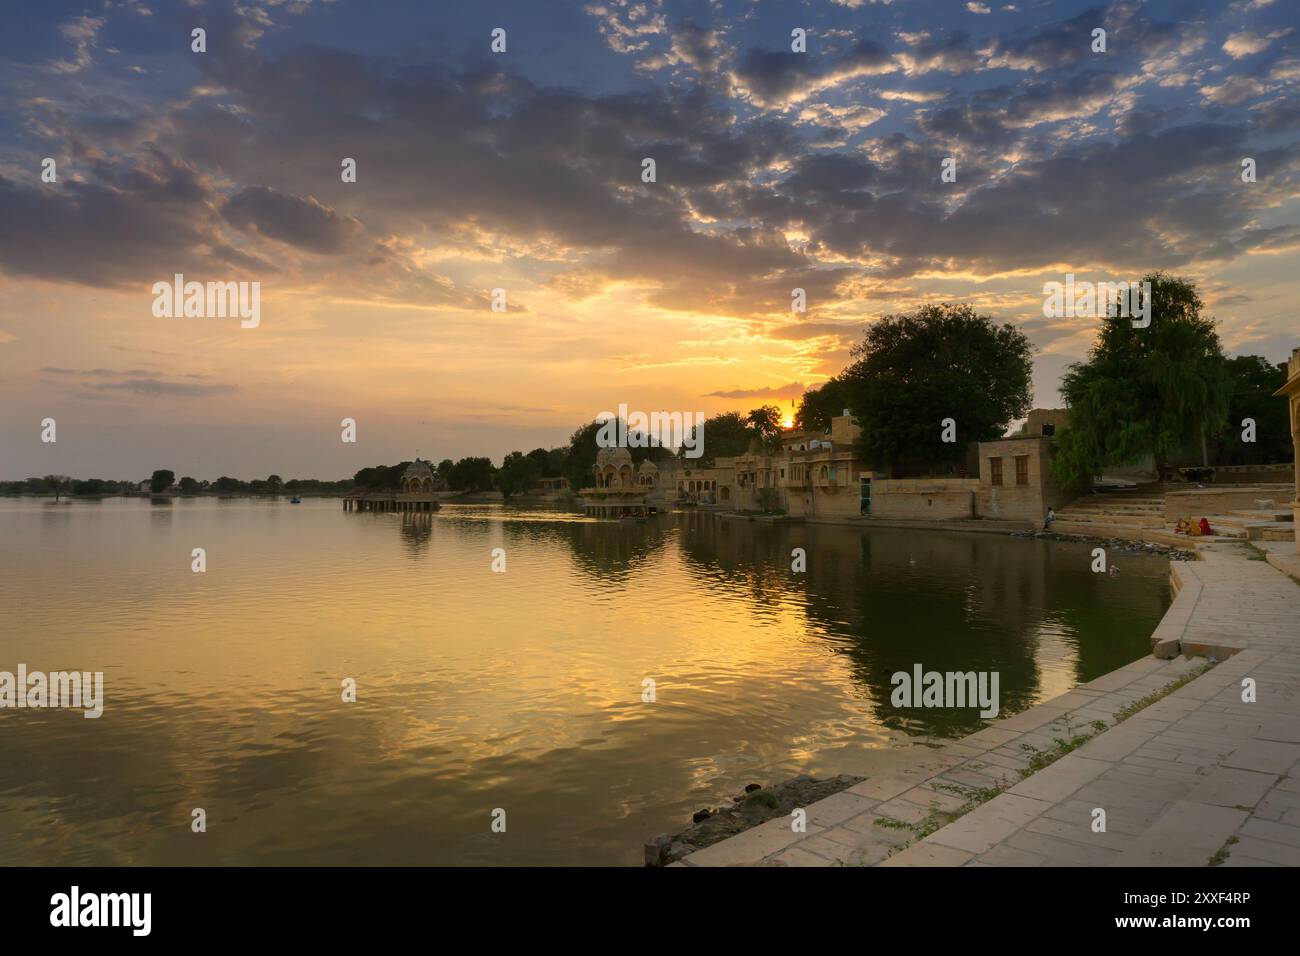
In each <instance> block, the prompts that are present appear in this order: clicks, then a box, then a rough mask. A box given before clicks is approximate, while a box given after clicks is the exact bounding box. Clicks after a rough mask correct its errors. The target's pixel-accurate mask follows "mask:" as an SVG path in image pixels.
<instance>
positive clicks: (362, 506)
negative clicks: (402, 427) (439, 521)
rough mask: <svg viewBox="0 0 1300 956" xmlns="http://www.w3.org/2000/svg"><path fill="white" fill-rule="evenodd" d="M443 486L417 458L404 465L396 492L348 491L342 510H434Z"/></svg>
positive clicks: (440, 480)
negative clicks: (404, 468) (404, 469)
mask: <svg viewBox="0 0 1300 956" xmlns="http://www.w3.org/2000/svg"><path fill="white" fill-rule="evenodd" d="M446 489H447V483H446V482H445V481H443V479H442V476H441V475H439V474H438V473H437V472H436V471H434V470H433V466H432V465H430V464H429V463H428V462H427V461H424V460H423V459H420V458H417V459H415V461H413V462H411V463H410V464H409V465H407V466H406V471H404V472H402V477H401V478H400V479H399V481H398V490H397V491H396V492H393V491H364V490H360V489H359V490H357V491H351V492H349V493H348V494H347V495H346V496H345V497H344V498H343V510H344V511H437V510H438V508H439V505H438V497H437V496H438V492H440V491H445V490H446Z"/></svg>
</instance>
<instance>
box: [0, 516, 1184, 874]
mask: <svg viewBox="0 0 1300 956" xmlns="http://www.w3.org/2000/svg"><path fill="white" fill-rule="evenodd" d="M0 534H2V535H3V538H4V540H5V542H6V547H5V548H4V549H3V550H2V551H0V607H3V608H4V609H5V612H6V621H5V625H6V626H5V629H4V631H3V632H0V669H4V668H5V667H6V666H11V665H14V664H16V663H17V662H19V661H23V662H26V663H27V664H28V665H29V666H31V667H33V668H36V667H41V666H44V667H45V668H46V669H57V668H63V667H82V668H87V669H96V670H103V671H104V672H105V687H106V696H107V700H106V707H105V716H104V717H103V718H101V719H100V720H98V721H85V720H82V719H79V718H78V719H76V720H66V719H64V718H66V717H68V716H69V715H67V714H64V713H57V712H45V713H31V712H23V713H14V712H5V713H0V721H4V722H6V723H4V724H2V725H0V726H3V727H4V728H6V729H7V728H8V727H10V726H22V728H23V730H24V732H23V733H22V734H13V733H0V813H7V817H8V819H9V820H10V821H11V823H10V828H11V829H10V830H9V831H8V832H9V834H10V836H11V839H8V840H6V841H4V843H3V844H0V863H30V862H34V861H36V860H37V859H41V853H42V850H43V849H45V850H48V849H49V848H51V847H52V848H54V849H53V850H52V851H51V852H53V853H54V854H55V856H56V857H57V859H58V861H59V862H67V863H86V862H99V863H123V862H150V863H178V862H183V863H204V862H218V863H226V862H240V863H306V864H313V863H342V862H360V863H383V862H390V863H468V862H475V863H492V862H502V863H505V862H512V863H575V862H584V863H618V862H624V863H633V862H636V860H637V858H638V852H639V851H638V847H639V846H640V845H641V843H642V842H643V841H644V840H645V839H646V838H647V837H648V836H652V835H654V834H655V833H659V832H664V831H666V830H670V829H674V828H676V827H678V826H680V825H681V824H682V823H683V821H684V820H685V819H689V814H690V812H691V811H692V810H693V809H696V808H697V807H698V806H699V805H703V804H715V805H716V804H717V803H719V802H723V801H725V800H726V799H727V798H728V797H729V796H730V795H732V794H734V793H736V792H738V791H739V790H741V789H742V788H743V787H744V785H745V784H746V783H749V782H762V783H768V782H774V781H777V780H781V779H784V778H787V777H790V776H794V775H796V774H799V773H810V774H814V775H818V776H826V775H831V774H834V773H840V772H847V773H854V772H858V773H861V772H863V771H864V769H866V768H870V767H873V766H874V765H875V761H876V759H877V757H878V756H880V755H885V756H889V755H891V754H893V753H896V752H897V751H898V750H899V748H901V747H904V746H907V745H910V744H911V743H912V742H914V741H918V740H925V739H927V738H928V737H937V736H945V735H952V734H959V733H962V732H966V731H968V730H971V729H975V728H976V727H978V726H979V722H978V720H977V719H972V718H971V716H970V715H969V714H968V713H952V712H946V711H934V710H912V711H907V712H903V713H900V712H899V711H898V710H897V709H895V708H892V706H891V705H890V703H889V692H890V689H891V686H890V681H889V677H890V674H891V673H892V672H893V671H895V670H898V669H907V668H910V667H911V666H912V664H913V663H915V662H918V661H919V662H921V663H923V664H924V665H925V666H926V668H928V669H939V670H971V669H976V670H983V669H996V670H998V672H999V673H1000V675H1001V678H1000V679H1001V682H1002V685H1001V686H1002V693H1003V698H1004V708H1005V711H1004V712H1006V713H1010V712H1014V711H1015V710H1019V709H1021V708H1023V707H1025V706H1028V705H1029V704H1031V703H1033V702H1034V701H1036V700H1040V699H1043V698H1044V697H1045V696H1053V695H1055V694H1056V693H1059V692H1061V691H1063V690H1066V689H1068V688H1069V687H1072V686H1074V685H1075V684H1076V683H1078V682H1079V681H1082V680H1089V679H1091V678H1092V677H1095V676H1098V675H1099V674H1101V673H1105V672H1106V671H1109V670H1111V669H1113V668H1114V667H1116V666H1119V665H1120V664H1123V663H1127V662H1128V661H1130V660H1132V659H1134V658H1137V657H1139V656H1141V655H1142V654H1143V653H1145V652H1146V645H1145V639H1146V637H1147V635H1148V634H1149V633H1150V631H1151V629H1152V628H1153V627H1154V624H1155V622H1156V621H1157V620H1158V618H1159V616H1160V614H1161V613H1162V611H1163V609H1164V607H1165V605H1166V604H1167V601H1168V595H1167V592H1168V589H1167V584H1166V580H1165V579H1166V578H1167V570H1166V565H1165V562H1163V561H1161V560H1157V559H1154V558H1148V557H1146V556H1141V555H1134V556H1129V557H1126V559H1125V573H1124V574H1123V575H1122V576H1120V577H1119V578H1109V577H1104V576H1095V575H1092V574H1090V573H1089V572H1088V570H1087V566H1088V551H1087V548H1086V546H1082V545H1079V546H1070V545H1057V544H1053V543H1050V542H1044V541H1033V540H1028V541H1027V540H1021V539H1010V538H1004V537H1001V536H996V535H966V536H962V535H945V534H942V533H936V532H910V531H888V530H873V531H871V532H869V533H864V532H863V531H861V530H859V529H850V528H836V527H826V526H802V525H787V526H779V525H778V526H772V525H766V524H763V523H759V522H746V521H737V520H729V519H724V518H721V517H718V516H716V515H711V514H698V513H692V514H682V515H665V516H661V517H659V518H657V519H651V520H650V521H648V522H646V523H644V524H627V523H620V522H613V521H599V520H595V519H589V518H586V517H584V516H582V515H579V514H575V513H572V512H567V511H563V510H554V511H553V510H548V509H545V508H534V507H520V508H516V507H511V506H505V507H503V506H501V505H491V504H487V505H445V506H444V507H443V509H442V510H441V511H440V512H437V513H435V514H433V515H425V516H410V515H406V516H402V515H397V514H354V513H347V514H345V513H343V512H342V510H341V505H340V503H339V502H338V501H337V500H336V499H307V500H305V501H304V503H303V504H302V505H297V506H292V507H290V506H288V505H287V504H286V503H276V502H273V501H252V500H248V499H230V500H214V499H176V500H175V501H174V502H172V503H170V504H169V503H166V502H156V503H148V502H144V501H141V500H128V499H110V500H106V501H104V502H100V503H95V504H91V503H86V502H76V503H74V504H71V505H69V506H67V507H60V508H59V509H57V511H56V510H54V509H47V508H39V507H35V506H34V505H33V503H32V502H30V501H27V500H21V499H19V500H0ZM195 546H202V547H205V548H206V549H207V552H208V568H209V570H208V572H207V573H206V574H202V575H195V574H192V573H190V571H189V561H190V557H189V555H190V549H191V548H192V547H195ZM795 546H799V547H804V548H806V549H807V552H808V557H809V564H808V570H807V572H806V573H802V574H795V573H792V572H791V570H790V557H789V556H790V551H791V548H792V547H795ZM494 547H504V548H505V549H506V550H507V552H508V554H509V570H508V571H507V572H506V573H504V574H493V573H491V572H490V570H489V552H490V549H492V548H494ZM343 677H355V678H356V680H357V684H358V699H357V703H356V704H353V705H346V706H345V705H342V704H341V703H340V702H339V682H340V680H341V679H342V678H343ZM647 677H650V678H653V679H654V680H655V682H656V695H657V699H656V701H655V702H654V703H653V704H643V703H642V702H641V700H640V694H641V687H642V680H643V679H645V678H647ZM20 721H21V724H19V723H18V722H20ZM87 775H89V776H90V777H93V778H94V779H95V780H96V781H98V784H97V791H101V792H99V793H98V795H97V796H96V798H95V799H90V797H88V796H87V794H86V792H85V788H84V786H83V784H82V781H83V780H84V779H85V778H86V777H87ZM202 805H208V806H212V807H216V806H220V807H221V814H222V816H221V817H220V818H219V819H221V820H222V821H223V822H222V825H221V826H220V827H213V828H212V830H211V831H210V832H209V834H208V837H210V839H208V840H205V842H204V844H203V846H202V848H200V849H198V850H196V849H195V847H194V844H193V843H192V842H191V841H188V840H186V839H185V836H186V834H187V830H186V828H185V820H186V816H185V813H187V812H188V811H184V812H182V811H183V810H184V808H185V807H187V806H188V807H192V806H202ZM494 806H509V807H511V808H513V809H512V810H511V830H510V832H511V837H510V839H509V840H504V841H503V840H496V841H493V840H485V839H483V838H482V834H481V833H480V832H479V830H480V829H481V824H482V820H483V818H484V814H485V812H486V810H485V809H484V808H485V807H486V808H487V809H490V808H491V807H494ZM32 808H44V810H43V811H42V812H41V813H36V815H34V811H33V809H32ZM42 814H43V815H42ZM50 821H53V822H50ZM12 828H16V829H12ZM196 853H197V854H198V856H197V857H196V855H195V854H196ZM43 862H51V861H50V860H49V859H44V860H43Z"/></svg>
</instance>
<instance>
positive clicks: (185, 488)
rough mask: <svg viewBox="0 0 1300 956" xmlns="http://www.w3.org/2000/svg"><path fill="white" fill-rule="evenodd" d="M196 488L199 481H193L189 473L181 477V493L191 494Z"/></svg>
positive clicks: (197, 488)
mask: <svg viewBox="0 0 1300 956" xmlns="http://www.w3.org/2000/svg"><path fill="white" fill-rule="evenodd" d="M198 490H199V483H198V482H197V481H195V480H194V479H193V478H191V477H190V476H189V475H186V476H185V477H184V478H182V479H181V494H183V495H192V494H194V493H195V492H196V491H198Z"/></svg>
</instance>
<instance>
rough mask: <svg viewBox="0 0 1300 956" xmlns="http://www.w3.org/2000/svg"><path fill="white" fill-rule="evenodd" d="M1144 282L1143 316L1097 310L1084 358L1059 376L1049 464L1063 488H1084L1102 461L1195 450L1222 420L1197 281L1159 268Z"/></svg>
mask: <svg viewBox="0 0 1300 956" xmlns="http://www.w3.org/2000/svg"><path fill="white" fill-rule="evenodd" d="M1143 281H1144V282H1150V283H1151V324H1150V325H1149V326H1148V327H1147V328H1134V327H1133V323H1132V320H1131V319H1129V318H1126V317H1123V316H1106V317H1104V318H1103V319H1102V324H1101V331H1100V333H1099V334H1098V336H1097V341H1096V343H1094V345H1093V347H1092V349H1091V351H1090V352H1089V353H1088V360H1087V361H1086V362H1076V363H1074V364H1073V365H1071V366H1070V367H1069V368H1068V369H1067V370H1066V372H1065V375H1064V377H1063V378H1062V380H1061V394H1062V395H1063V396H1064V398H1065V404H1066V406H1067V407H1068V408H1069V410H1070V423H1069V426H1068V427H1066V428H1064V429H1062V430H1061V432H1060V434H1058V435H1057V454H1056V456H1055V457H1054V458H1053V460H1052V471H1053V473H1054V475H1055V476H1056V479H1057V481H1058V482H1060V483H1061V484H1063V485H1065V486H1066V487H1070V488H1074V489H1081V488H1084V487H1086V486H1087V485H1088V483H1089V482H1090V481H1091V480H1092V478H1093V477H1094V476H1095V475H1098V474H1100V473H1101V472H1102V470H1103V469H1104V468H1106V467H1107V466H1111V465H1123V464H1128V463H1131V462H1135V461H1139V460H1141V459H1142V458H1144V457H1145V456H1146V455H1151V456H1153V457H1154V459H1155V460H1156V462H1157V464H1158V465H1161V466H1163V465H1165V464H1167V463H1168V461H1169V460H1170V458H1171V457H1172V456H1174V455H1176V454H1177V453H1178V451H1179V449H1181V448H1184V447H1187V446H1189V445H1191V444H1193V443H1196V444H1199V445H1200V446H1201V448H1202V455H1203V457H1204V456H1205V452H1204V449H1205V445H1206V441H1207V439H1209V438H1212V437H1214V436H1215V435H1217V434H1218V433H1219V432H1220V431H1221V430H1222V429H1223V427H1224V425H1225V423H1226V421H1227V411H1228V398H1229V394H1230V391H1231V385H1230V382H1229V380H1228V365H1227V363H1226V362H1225V360H1224V357H1223V349H1222V346H1221V345H1220V344H1219V336H1218V333H1217V332H1216V331H1215V322H1214V320H1213V319H1212V318H1208V317H1205V316H1202V315H1201V307H1202V305H1203V303H1202V302H1201V298H1200V296H1199V295H1198V294H1197V291H1196V287H1195V286H1194V285H1193V284H1192V283H1190V282H1188V281H1187V280H1185V279H1181V278H1177V277H1174V276H1170V275H1168V274H1166V273H1163V272H1156V273H1152V274H1150V275H1147V276H1145V277H1144V278H1143Z"/></svg>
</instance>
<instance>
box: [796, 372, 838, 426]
mask: <svg viewBox="0 0 1300 956" xmlns="http://www.w3.org/2000/svg"><path fill="white" fill-rule="evenodd" d="M848 407H849V396H848V394H847V391H846V389H845V387H844V383H843V382H842V381H841V380H840V378H839V376H836V377H834V378H831V379H828V380H826V381H825V382H822V384H821V385H819V386H817V387H816V388H810V389H808V391H806V392H804V393H803V400H802V401H801V402H800V403H799V410H798V411H797V412H795V413H794V424H795V427H796V428H801V429H803V430H804V431H810V432H813V431H817V432H822V431H827V430H828V429H829V428H830V427H831V419H832V418H834V417H836V416H837V415H841V414H843V412H844V409H846V408H848Z"/></svg>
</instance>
